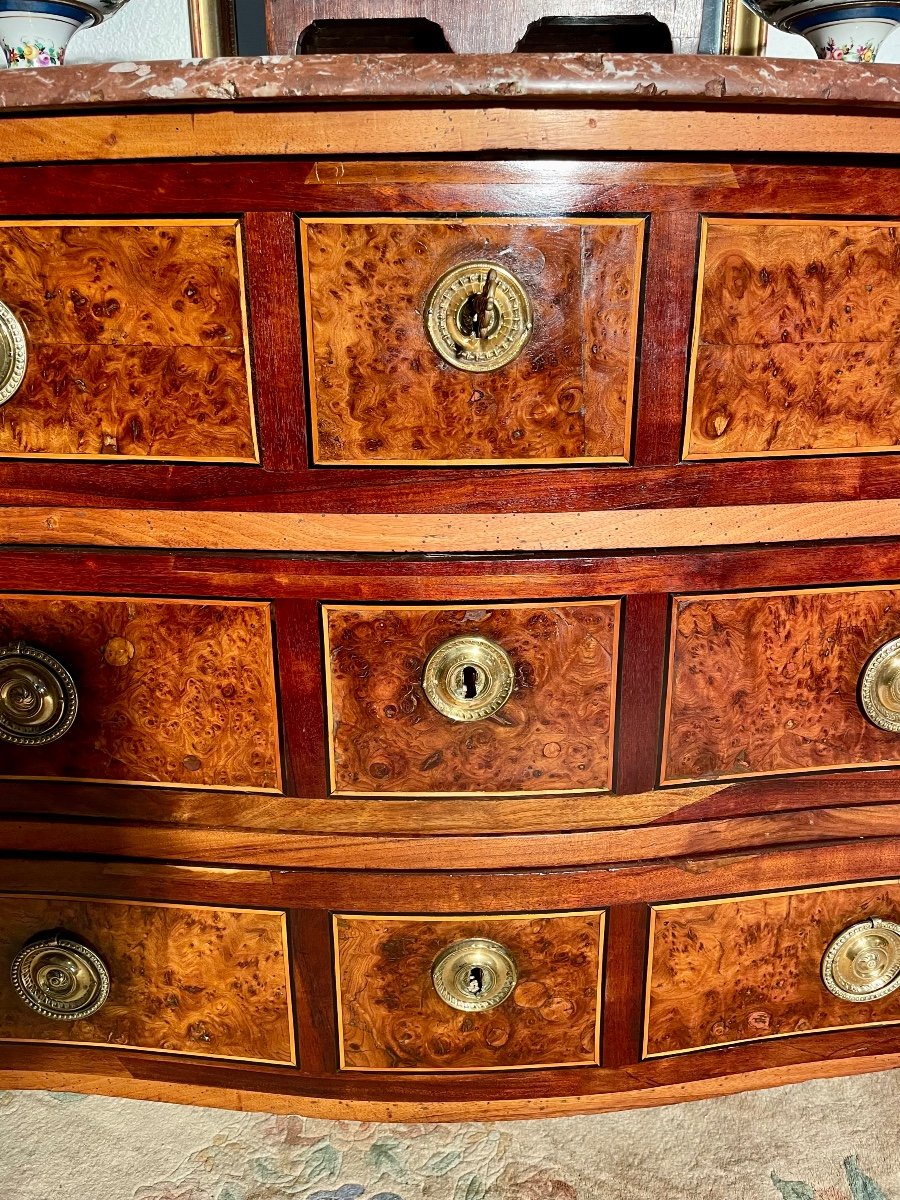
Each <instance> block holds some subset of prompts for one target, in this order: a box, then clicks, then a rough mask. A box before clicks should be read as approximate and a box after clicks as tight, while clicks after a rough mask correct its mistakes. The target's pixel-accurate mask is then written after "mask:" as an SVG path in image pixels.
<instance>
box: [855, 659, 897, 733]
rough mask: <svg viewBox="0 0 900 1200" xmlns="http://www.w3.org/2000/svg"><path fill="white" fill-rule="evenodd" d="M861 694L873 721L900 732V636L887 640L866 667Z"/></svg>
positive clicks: (864, 709)
mask: <svg viewBox="0 0 900 1200" xmlns="http://www.w3.org/2000/svg"><path fill="white" fill-rule="evenodd" d="M859 698H860V703H861V704H862V709H863V712H864V713H865V714H866V716H867V717H868V718H869V720H870V721H871V722H872V724H873V725H877V726H878V728H879V729H886V730H887V731H888V732H889V733H900V638H892V639H891V641H889V642H885V643H884V645H883V646H880V647H879V648H878V649H877V650H876V651H875V653H874V654H873V655H872V657H871V658H870V659H869V661H868V662H867V663H866V665H865V666H864V667H863V671H862V675H861V676H860V681H859Z"/></svg>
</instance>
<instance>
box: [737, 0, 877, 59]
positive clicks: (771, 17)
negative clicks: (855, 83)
mask: <svg viewBox="0 0 900 1200" xmlns="http://www.w3.org/2000/svg"><path fill="white" fill-rule="evenodd" d="M746 3H747V6H748V8H751V9H752V10H753V12H755V13H756V14H757V15H758V16H760V17H762V19H763V20H764V21H768V23H769V24H770V25H774V26H775V27H776V28H777V29H785V30H787V32H788V33H799V34H801V35H802V36H803V37H805V38H806V40H807V41H808V42H811V43H812V45H813V47H814V49H815V51H816V54H818V56H819V58H831V59H839V60H841V61H843V62H865V63H870V62H874V61H875V57H876V55H877V53H878V48H879V46H880V45H881V43H882V42H883V41H884V40H885V38H886V37H887V36H888V34H889V33H891V32H892V31H893V30H894V29H895V28H896V27H897V25H900V3H896V4H895V3H890V2H885V3H879V2H876V0H863V2H862V3H840V2H839V0H746Z"/></svg>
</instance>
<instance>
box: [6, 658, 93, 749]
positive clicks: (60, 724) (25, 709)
mask: <svg viewBox="0 0 900 1200" xmlns="http://www.w3.org/2000/svg"><path fill="white" fill-rule="evenodd" d="M77 713H78V693H77V691H76V690H75V683H74V681H73V679H72V676H71V675H70V674H69V672H68V671H67V670H66V668H65V667H64V666H63V665H62V663H61V662H59V661H58V660H57V659H55V658H54V657H53V655H52V654H48V653H47V652H46V651H45V650H38V649H36V648H35V647H34V646H26V645H24V643H22V642H16V643H14V644H13V645H11V646H2V647H0V742H10V743H12V745H14V746H46V745H48V744H49V743H50V742H55V741H57V739H58V738H61V737H62V736H63V734H65V733H67V732H68V731H69V730H70V729H71V727H72V723H73V722H74V720H75V717H76V715H77Z"/></svg>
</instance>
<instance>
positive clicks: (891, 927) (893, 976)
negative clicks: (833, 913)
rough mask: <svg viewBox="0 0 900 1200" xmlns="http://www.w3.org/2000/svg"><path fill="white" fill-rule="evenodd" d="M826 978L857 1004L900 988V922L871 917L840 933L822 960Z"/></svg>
mask: <svg viewBox="0 0 900 1200" xmlns="http://www.w3.org/2000/svg"><path fill="white" fill-rule="evenodd" d="M822 981H823V983H824V984H825V986H826V987H827V988H828V990H829V991H830V992H832V993H833V994H834V995H835V996H839V997H840V998H841V999H842V1000H850V1001H851V1002H854V1003H856V1004H862V1003H864V1002H866V1001H872V1000H881V999H883V998H884V997H885V996H890V994H891V993H892V992H895V991H896V990H897V988H900V925H898V924H896V923H895V922H894V921H884V920H882V919H881V918H880V917H871V918H870V919H869V920H867V921H860V922H859V923H858V924H856V925H851V926H850V927H849V929H845V930H844V932H843V933H840V934H838V936H837V937H836V938H835V939H834V941H833V942H832V943H831V945H830V946H829V947H828V949H827V950H826V951H825V956H824V958H823V959H822Z"/></svg>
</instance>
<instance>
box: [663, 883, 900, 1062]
mask: <svg viewBox="0 0 900 1200" xmlns="http://www.w3.org/2000/svg"><path fill="white" fill-rule="evenodd" d="M898 913H900V886H898V885H897V884H896V882H891V883H884V884H872V885H864V886H862V887H844V888H842V887H836V888H821V889H812V890H810V891H800V892H787V893H777V894H775V895H768V896H745V897H741V898H740V899H734V900H732V899H726V900H711V901H706V902H704V903H699V904H675V905H669V906H661V907H659V908H656V909H655V910H654V913H653V925H652V932H651V945H650V966H649V979H648V985H647V995H648V1008H647V1025H646V1053H647V1054H648V1055H656V1054H672V1053H679V1052H681V1051H684V1050H695V1049H700V1048H701V1047H706V1046H717V1045H724V1044H727V1043H731V1042H743V1041H748V1040H752V1039H755V1038H771V1037H787V1036H789V1035H790V1034H797V1033H810V1032H812V1031H814V1030H826V1029H843V1028H846V1027H848V1026H853V1025H873V1024H874V1025H877V1024H887V1023H891V1024H893V1023H896V1022H898V1021H900V995H898V994H897V993H896V992H895V993H893V994H892V995H890V996H886V997H885V998H884V999H882V1000H876V1001H871V1002H864V1003H858V1002H855V1001H847V1000H841V999H839V998H838V997H837V996H834V995H832V993H831V992H829V991H828V989H827V988H826V987H825V984H824V983H823V982H822V976H821V963H822V958H823V956H824V954H825V951H826V950H827V948H828V946H829V944H830V943H831V942H832V941H833V939H834V938H836V937H837V935H838V934H839V933H841V932H842V931H843V930H844V929H847V928H849V926H851V925H855V924H856V923H857V922H859V921H863V920H865V919H866V918H868V917H882V918H883V919H886V920H896V919H897V916H898Z"/></svg>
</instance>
